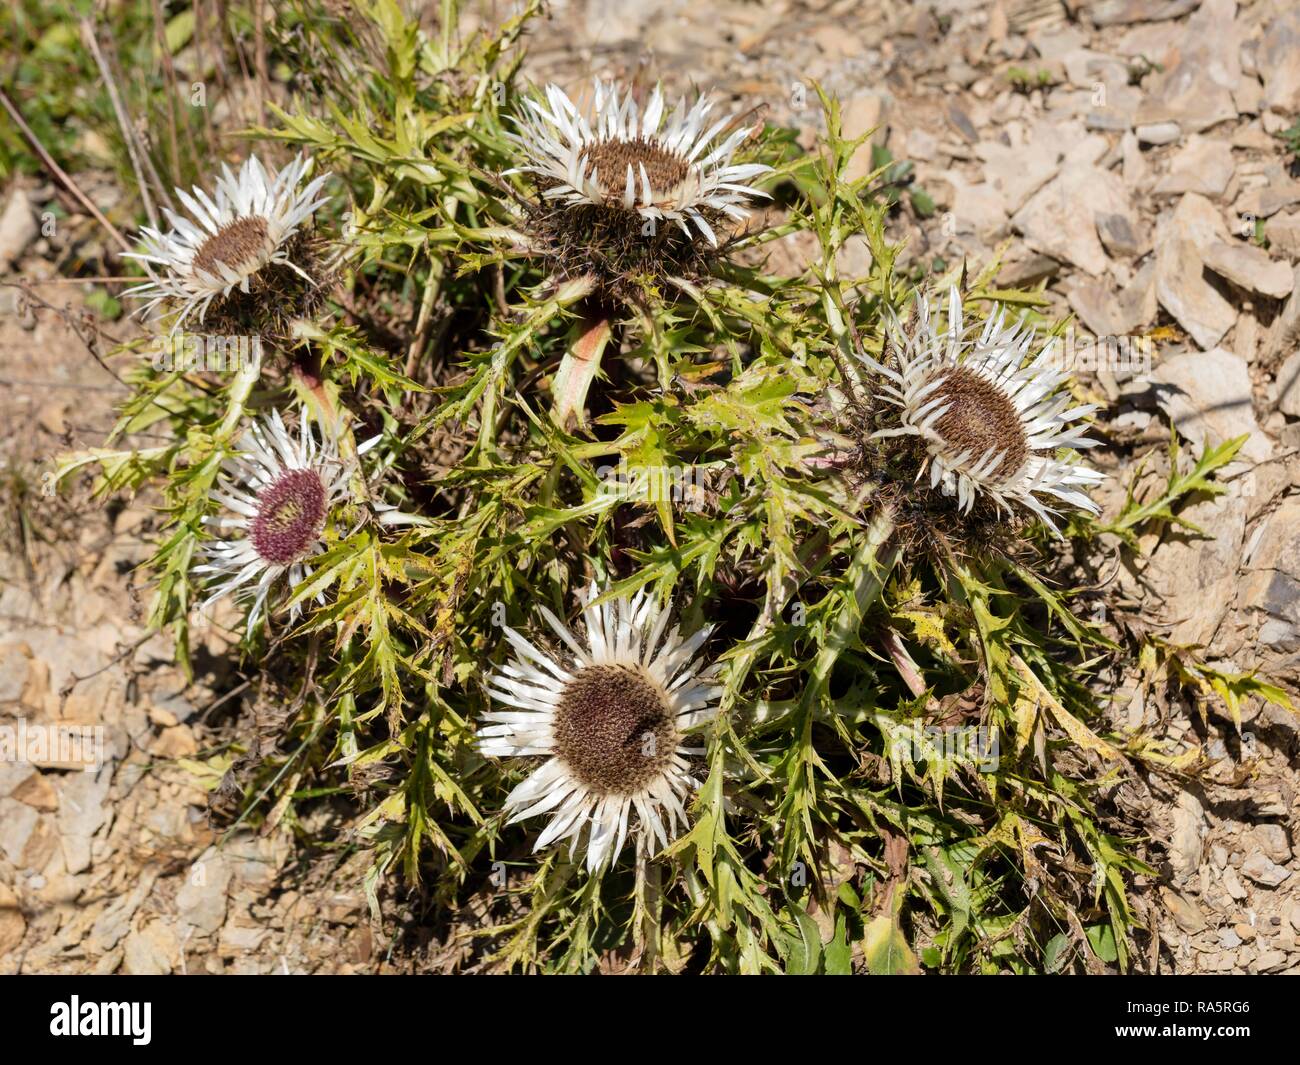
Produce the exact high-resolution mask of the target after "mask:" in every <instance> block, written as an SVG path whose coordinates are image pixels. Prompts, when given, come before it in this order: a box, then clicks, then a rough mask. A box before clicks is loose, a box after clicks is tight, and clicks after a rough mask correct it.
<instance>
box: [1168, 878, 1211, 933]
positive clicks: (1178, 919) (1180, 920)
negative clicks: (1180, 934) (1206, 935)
mask: <svg viewBox="0 0 1300 1065" xmlns="http://www.w3.org/2000/svg"><path fill="white" fill-rule="evenodd" d="M1160 898H1161V901H1163V902H1164V904H1165V909H1167V910H1168V911H1169V913H1170V915H1171V916H1172V917H1173V919H1174V923H1175V924H1176V925H1178V927H1179V928H1181V929H1182V930H1183V931H1184V932H1186V933H1188V935H1196V933H1197V932H1202V931H1204V930H1205V918H1204V916H1202V914H1201V911H1200V909H1199V908H1198V907H1197V906H1196V904H1195V903H1193V902H1192V901H1191V900H1190V899H1189V898H1187V896H1186V895H1180V894H1179V893H1178V892H1176V891H1171V890H1170V889H1169V888H1161V889H1160Z"/></svg>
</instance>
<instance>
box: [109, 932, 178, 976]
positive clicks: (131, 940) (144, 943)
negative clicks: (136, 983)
mask: <svg viewBox="0 0 1300 1065" xmlns="http://www.w3.org/2000/svg"><path fill="white" fill-rule="evenodd" d="M178 953H179V948H178V946H177V943H176V936H175V935H174V934H173V933H172V931H171V929H170V928H168V927H167V925H165V924H164V923H163V922H162V921H151V922H150V923H149V924H147V925H145V926H144V927H143V928H141V929H139V930H138V931H135V932H132V933H131V934H130V935H128V936H127V937H126V942H125V943H124V944H123V954H122V970H123V971H124V972H125V973H127V974H128V975H130V976H166V975H168V974H169V973H171V971H172V966H173V959H174V958H176V957H177V956H178Z"/></svg>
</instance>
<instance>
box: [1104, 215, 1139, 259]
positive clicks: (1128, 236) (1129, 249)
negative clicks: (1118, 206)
mask: <svg viewBox="0 0 1300 1065" xmlns="http://www.w3.org/2000/svg"><path fill="white" fill-rule="evenodd" d="M1097 235H1098V236H1099V237H1101V243H1102V245H1103V246H1104V247H1105V249H1106V251H1107V252H1109V253H1110V255H1112V256H1113V257H1115V258H1117V259H1132V258H1136V257H1137V256H1139V255H1142V254H1144V253H1145V252H1146V251H1147V249H1148V248H1149V246H1150V245H1149V243H1147V242H1144V241H1142V240H1141V239H1140V238H1139V236H1138V234H1137V231H1136V229H1135V227H1134V224H1133V219H1132V218H1130V217H1129V216H1128V215H1123V214H1108V213H1105V212H1101V213H1099V214H1098V215H1097Z"/></svg>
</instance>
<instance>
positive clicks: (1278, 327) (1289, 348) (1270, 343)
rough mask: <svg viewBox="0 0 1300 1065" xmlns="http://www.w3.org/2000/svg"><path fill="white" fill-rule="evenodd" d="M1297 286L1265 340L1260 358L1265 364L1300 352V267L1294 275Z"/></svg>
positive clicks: (1293, 278)
mask: <svg viewBox="0 0 1300 1065" xmlns="http://www.w3.org/2000/svg"><path fill="white" fill-rule="evenodd" d="M1292 282H1293V285H1294V286H1295V287H1294V288H1293V290H1292V292H1291V295H1290V296H1289V297H1288V298H1287V301H1286V303H1285V304H1284V305H1283V307H1282V313H1281V314H1279V315H1278V316H1277V317H1276V318H1275V319H1273V324H1272V325H1271V326H1269V327H1268V334H1267V336H1266V337H1265V338H1264V346H1263V348H1262V349H1261V351H1260V358H1261V359H1262V360H1263V361H1264V362H1265V363H1271V362H1273V361H1274V360H1276V359H1282V358H1286V357H1288V356H1290V355H1291V354H1292V352H1294V351H1296V350H1300V266H1297V267H1296V268H1295V272H1294V273H1293V274H1292Z"/></svg>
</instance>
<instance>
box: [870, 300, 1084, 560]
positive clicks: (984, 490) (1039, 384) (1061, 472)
mask: <svg viewBox="0 0 1300 1065" xmlns="http://www.w3.org/2000/svg"><path fill="white" fill-rule="evenodd" d="M976 328H978V327H976ZM1032 342H1033V331H1032V330H1031V329H1028V328H1025V327H1023V326H1022V325H1021V324H1020V323H1011V324H1008V323H1007V320H1006V311H1005V309H1004V308H999V309H998V310H997V311H995V312H994V314H993V315H992V316H991V317H990V318H989V319H988V320H987V321H986V322H985V323H984V325H983V327H982V328H978V332H976V329H975V328H972V329H967V328H966V326H965V323H964V320H963V315H962V305H961V297H960V296H959V295H958V292H957V289H956V288H955V287H954V288H952V289H951V290H950V291H949V294H948V309H947V320H946V324H945V325H944V326H943V327H941V326H940V324H939V310H938V307H937V306H935V307H932V306H930V304H929V303H928V302H927V301H926V300H925V299H923V298H918V300H917V304H916V313H915V315H914V317H913V321H912V323H911V324H910V325H909V326H908V327H903V326H902V325H901V324H900V323H898V322H897V320H894V321H892V322H891V324H890V329H889V339H888V341H887V349H888V350H890V351H892V352H893V354H894V356H895V359H894V360H892V361H893V362H894V365H887V364H886V363H887V362H889V361H891V360H888V359H886V360H885V361H882V362H877V361H876V360H875V359H872V358H871V357H870V356H868V355H866V354H861V355H860V358H861V359H862V362H863V364H864V365H865V366H866V367H867V368H868V369H869V370H870V371H871V372H872V373H873V374H874V375H876V383H875V385H874V388H875V391H876V393H877V394H878V395H879V396H880V398H881V399H882V400H883V401H884V404H885V405H887V406H888V407H890V408H893V409H894V411H895V413H896V419H891V421H893V422H894V424H892V425H888V426H886V427H884V428H880V429H878V430H877V431H876V432H875V433H874V434H873V435H874V437H875V438H886V437H915V438H917V439H918V440H920V441H921V442H922V443H923V445H924V448H925V453H926V458H925V461H924V464H923V466H922V468H921V469H920V470H919V471H918V473H917V477H918V479H919V478H921V477H925V476H928V479H929V483H930V486H931V487H932V488H937V489H939V490H940V491H941V492H942V493H943V494H944V495H946V496H952V497H954V498H955V499H956V501H957V505H958V508H959V509H960V510H961V511H962V512H964V513H969V512H970V510H971V508H972V507H973V506H974V505H975V504H976V502H977V501H979V500H980V499H988V500H990V501H991V502H992V503H993V504H994V505H995V506H996V507H997V508H998V509H999V510H1001V511H1003V512H1006V513H1012V512H1013V509H1014V508H1023V509H1024V510H1026V511H1028V512H1031V513H1032V514H1034V515H1036V516H1037V517H1039V518H1041V519H1042V520H1043V521H1044V522H1045V523H1046V524H1047V526H1048V527H1049V528H1050V529H1051V530H1052V531H1053V532H1057V528H1056V524H1055V522H1054V521H1053V518H1054V517H1055V516H1057V515H1059V513H1060V510H1061V507H1062V506H1063V505H1064V506H1071V507H1077V508H1078V509H1080V510H1086V511H1089V512H1090V513H1096V512H1097V510H1098V507H1097V505H1096V504H1095V503H1094V502H1093V501H1092V500H1091V499H1090V498H1089V497H1088V496H1087V494H1086V489H1088V488H1090V487H1092V486H1093V485H1095V484H1098V483H1099V482H1100V481H1101V480H1102V479H1103V478H1102V475H1101V474H1100V473H1098V472H1097V471H1096V470H1093V469H1092V468H1090V467H1089V466H1087V465H1085V464H1084V463H1082V462H1081V461H1079V460H1077V459H1074V458H1070V457H1068V456H1064V455H1062V454H1061V452H1062V451H1063V450H1064V449H1068V448H1075V449H1079V448H1088V447H1092V446H1093V445H1094V444H1096V441H1095V440H1091V439H1089V438H1088V437H1087V436H1085V435H1084V432H1085V427H1084V426H1083V425H1081V424H1079V422H1080V420H1081V419H1083V418H1085V417H1086V416H1087V415H1088V414H1090V413H1092V411H1093V410H1095V409H1096V408H1095V406H1093V405H1089V404H1083V405H1074V404H1073V400H1072V399H1071V397H1070V394H1069V392H1068V391H1064V390H1062V388H1061V385H1062V383H1063V382H1064V381H1065V379H1066V377H1067V375H1066V373H1064V372H1063V371H1061V370H1058V369H1056V368H1055V367H1053V366H1052V365H1051V362H1050V360H1051V358H1052V354H1053V351H1052V348H1051V347H1050V346H1049V347H1047V348H1045V349H1044V350H1043V351H1041V352H1040V353H1039V354H1038V355H1037V357H1035V358H1033V359H1029V357H1028V356H1029V350H1030V347H1031V345H1032ZM1058 535H1059V534H1058Z"/></svg>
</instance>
